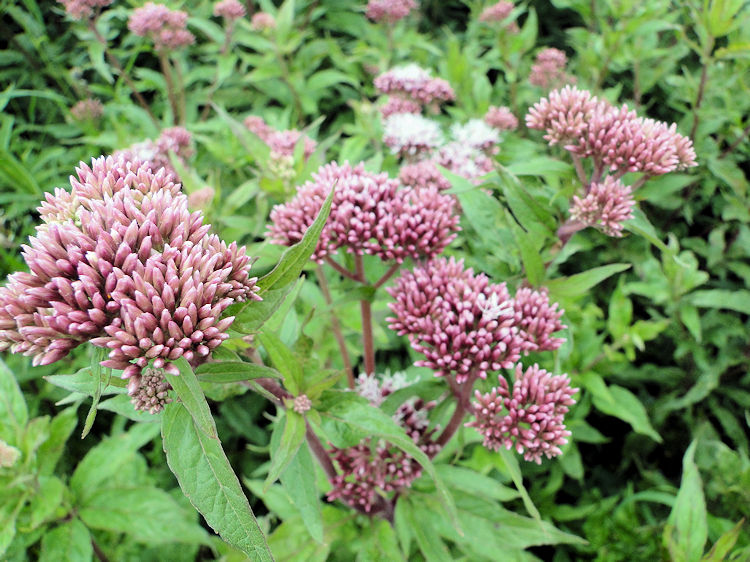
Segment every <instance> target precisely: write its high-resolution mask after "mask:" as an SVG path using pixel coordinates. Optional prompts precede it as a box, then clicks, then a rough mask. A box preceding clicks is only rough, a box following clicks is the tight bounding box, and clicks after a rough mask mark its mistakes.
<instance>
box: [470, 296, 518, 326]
mask: <svg viewBox="0 0 750 562" xmlns="http://www.w3.org/2000/svg"><path fill="white" fill-rule="evenodd" d="M477 301H478V302H477V304H478V305H479V310H481V311H482V319H483V320H485V321H486V322H491V321H492V320H497V319H498V318H499V317H500V316H510V315H512V314H513V306H512V304H511V303H510V302H509V301H505V302H499V300H498V298H497V293H492V294H491V295H490V296H489V298H488V297H487V296H486V295H485V294H484V293H482V294H481V295H479V298H478V299H477Z"/></svg>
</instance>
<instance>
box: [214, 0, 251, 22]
mask: <svg viewBox="0 0 750 562" xmlns="http://www.w3.org/2000/svg"><path fill="white" fill-rule="evenodd" d="M214 15H215V16H216V17H222V18H225V19H228V20H237V19H240V18H241V17H243V16H244V15H245V6H243V5H242V4H240V3H239V2H238V1H237V0H221V1H220V2H217V3H216V4H214Z"/></svg>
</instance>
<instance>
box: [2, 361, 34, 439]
mask: <svg viewBox="0 0 750 562" xmlns="http://www.w3.org/2000/svg"><path fill="white" fill-rule="evenodd" d="M28 421H29V412H28V410H27V408H26V400H24V398H23V394H21V389H20V388H19V387H18V383H17V382H16V378H15V377H14V376H13V373H11V372H10V369H8V366H7V365H6V364H5V362H4V361H3V360H2V359H0V438H2V439H4V440H5V441H8V442H9V443H10V444H13V443H18V441H17V439H20V436H21V435H20V434H21V431H22V429H23V428H24V427H25V426H26V424H27V423H28Z"/></svg>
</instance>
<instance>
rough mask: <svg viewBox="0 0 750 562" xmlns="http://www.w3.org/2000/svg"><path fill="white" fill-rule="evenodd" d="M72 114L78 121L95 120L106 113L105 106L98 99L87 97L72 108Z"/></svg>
mask: <svg viewBox="0 0 750 562" xmlns="http://www.w3.org/2000/svg"><path fill="white" fill-rule="evenodd" d="M70 115H71V116H72V117H73V119H75V120H76V121H95V120H97V119H99V118H101V116H102V115H104V106H103V105H102V102H100V101H99V100H97V99H93V98H86V99H85V100H80V101H78V102H76V104H75V105H74V106H73V107H71V108H70Z"/></svg>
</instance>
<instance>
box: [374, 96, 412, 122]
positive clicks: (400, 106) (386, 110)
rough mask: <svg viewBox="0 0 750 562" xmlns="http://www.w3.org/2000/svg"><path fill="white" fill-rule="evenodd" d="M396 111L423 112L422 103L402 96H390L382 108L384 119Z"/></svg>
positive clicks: (381, 112) (381, 113)
mask: <svg viewBox="0 0 750 562" xmlns="http://www.w3.org/2000/svg"><path fill="white" fill-rule="evenodd" d="M396 113H422V105H421V104H420V103H419V102H416V101H414V100H410V99H408V98H403V97H400V96H388V100H387V101H386V102H385V105H383V106H382V107H381V108H380V115H382V116H383V119H385V118H387V117H390V116H391V115H394V114H396Z"/></svg>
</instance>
